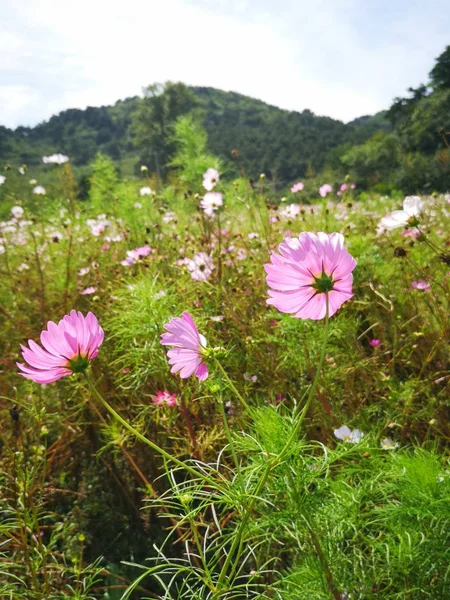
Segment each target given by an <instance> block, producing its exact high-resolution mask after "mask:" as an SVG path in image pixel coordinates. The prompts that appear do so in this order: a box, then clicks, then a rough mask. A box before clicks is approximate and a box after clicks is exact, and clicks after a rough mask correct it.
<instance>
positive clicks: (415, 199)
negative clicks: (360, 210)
mask: <svg viewBox="0 0 450 600" xmlns="http://www.w3.org/2000/svg"><path fill="white" fill-rule="evenodd" d="M421 208H422V201H421V199H420V197H419V196H407V197H406V198H405V200H404V202H403V210H394V211H392V212H390V213H389V214H388V215H386V216H385V217H383V218H382V219H381V221H380V223H379V226H378V227H379V229H381V230H383V229H387V230H389V231H390V230H392V229H396V228H397V227H405V226H407V225H409V226H410V227H416V226H417V225H418V216H419V214H420V211H421Z"/></svg>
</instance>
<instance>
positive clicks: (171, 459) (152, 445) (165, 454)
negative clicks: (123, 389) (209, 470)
mask: <svg viewBox="0 0 450 600" xmlns="http://www.w3.org/2000/svg"><path fill="white" fill-rule="evenodd" d="M83 375H84V377H85V379H86V381H87V383H88V386H89V389H90V390H91V392H92V393H93V395H94V396H95V397H96V398H97V400H99V401H100V402H101V403H102V404H103V406H104V407H105V408H106V410H107V411H108V412H109V413H110V414H111V415H112V416H113V417H114V418H115V419H117V421H119V423H121V424H122V425H123V426H124V427H125V429H128V431H129V432H130V433H132V434H133V435H134V436H136V437H137V438H138V440H140V441H141V442H143V443H144V444H147V446H150V448H152V450H154V451H155V452H157V453H158V454H161V456H163V457H164V458H165V459H166V460H167V461H169V462H172V463H175V464H176V465H177V466H178V467H181V468H183V469H185V470H186V471H188V472H189V473H190V474H191V475H194V476H195V477H198V478H200V479H203V480H204V481H206V482H208V483H210V484H212V485H215V486H217V482H215V481H214V480H213V479H211V477H208V476H207V475H205V474H204V473H201V472H200V471H197V470H196V469H194V468H193V467H191V466H190V465H188V464H186V463H184V462H183V461H181V460H179V459H178V458H176V457H175V456H172V455H171V454H169V453H168V452H166V450H164V449H163V448H160V447H159V446H158V445H157V444H155V443H154V442H152V441H151V440H149V439H148V438H146V437H145V435H142V433H140V432H139V431H138V430H137V429H135V428H134V427H133V426H132V425H130V424H129V423H128V422H127V421H126V420H125V419H124V418H123V417H121V416H120V415H119V413H118V412H116V411H115V410H114V409H113V407H112V406H110V405H109V404H108V402H107V401H106V400H105V399H104V398H103V396H102V395H101V394H100V392H99V391H98V390H97V388H96V387H95V385H94V384H93V383H92V381H91V379H90V377H89V375H88V374H87V373H86V371H83Z"/></svg>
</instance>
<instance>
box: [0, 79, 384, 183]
mask: <svg viewBox="0 0 450 600" xmlns="http://www.w3.org/2000/svg"><path fill="white" fill-rule="evenodd" d="M170 85H172V86H173V89H175V90H176V91H177V93H178V92H179V90H178V89H177V86H182V84H170ZM182 87H183V88H185V89H186V90H189V93H190V94H192V96H195V102H194V105H195V106H194V108H195V110H196V111H197V112H198V114H199V118H201V120H202V122H203V125H204V127H205V129H206V131H207V133H208V140H209V149H210V151H211V152H212V153H213V154H216V155H217V156H220V157H222V158H224V159H226V160H229V159H230V157H231V152H232V150H237V151H238V152H239V156H240V161H241V164H242V166H244V167H245V169H246V171H247V172H248V173H249V174H251V175H257V174H259V173H260V172H261V171H264V172H266V173H267V174H270V175H271V176H272V177H275V178H278V179H279V180H290V179H293V178H296V177H300V176H303V175H305V174H306V172H307V171H308V169H309V170H310V171H311V170H314V171H317V170H319V169H321V168H322V167H323V166H324V164H325V162H326V159H327V156H328V154H329V152H330V150H332V149H333V148H336V147H337V146H342V145H343V144H348V145H354V144H359V143H363V142H364V141H366V140H367V139H369V138H370V137H371V136H372V135H373V134H374V133H375V132H377V131H379V130H387V129H389V127H390V126H389V123H388V121H387V120H385V119H384V116H383V114H384V113H379V114H378V115H375V116H374V117H370V116H367V117H361V118H359V119H356V120H355V121H353V122H351V123H348V124H344V123H342V122H341V121H338V120H335V119H331V118H329V117H318V116H316V115H314V113H312V112H311V111H309V110H305V111H303V112H301V113H299V112H294V111H287V110H281V109H279V108H277V107H275V106H270V105H268V104H266V103H265V102H262V101H260V100H256V99H254V98H249V97H247V96H243V95H241V94H237V93H234V92H224V91H221V90H218V89H214V88H206V87H192V88H187V86H182ZM161 89H163V92H162V94H163V95H164V94H165V93H166V91H164V90H166V89H167V88H158V90H159V91H158V94H159V95H160V92H161ZM154 98H155V96H153V100H154ZM146 101H149V99H148V98H145V99H141V98H138V97H133V98H127V99H126V100H120V101H118V102H116V104H114V105H113V106H102V107H88V108H86V109H85V110H79V109H70V110H66V111H63V112H61V113H60V114H58V115H55V116H53V117H51V119H50V120H49V121H47V122H44V123H41V124H39V125H37V126H36V127H18V128H17V129H16V130H14V131H13V130H10V129H7V128H5V127H1V126H0V163H8V162H11V163H15V164H17V163H26V164H28V165H33V164H39V163H40V162H41V157H42V156H43V155H48V154H52V153H54V152H62V153H64V154H67V155H68V156H69V157H70V159H71V162H72V164H75V165H79V166H81V165H85V164H87V163H88V162H89V161H91V160H92V159H93V157H94V156H95V154H96V153H97V152H102V153H104V154H107V155H109V156H111V157H112V158H113V159H114V160H116V161H124V160H127V159H131V158H133V161H134V162H133V164H136V165H137V164H139V162H140V161H141V159H142V160H145V158H147V159H149V160H151V158H152V156H153V154H154V152H153V150H152V151H151V152H150V158H149V157H148V156H147V157H145V152H144V153H143V152H142V145H143V144H142V142H141V144H140V146H139V144H137V143H136V139H137V138H136V130H137V126H136V122H135V121H136V119H135V117H133V115H136V112H137V111H139V109H140V108H141V110H142V108H143V107H144V108H145V106H144V103H145V102H146ZM185 108H186V110H184V108H183V99H181V101H180V100H179V101H178V104H177V111H176V112H178V113H180V114H182V113H183V112H186V111H187V110H188V109H190V108H192V107H191V106H190V104H189V103H188V102H186V106H185ZM144 137H145V136H144ZM147 150H148V149H147ZM164 162H165V160H164V157H162V158H161V159H160V163H162V164H163V165H164Z"/></svg>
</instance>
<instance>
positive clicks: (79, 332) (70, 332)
mask: <svg viewBox="0 0 450 600" xmlns="http://www.w3.org/2000/svg"><path fill="white" fill-rule="evenodd" d="M103 338H104V332H103V329H102V328H101V327H100V325H99V323H98V321H97V317H95V315H93V314H92V313H91V312H89V313H88V314H87V315H86V316H84V315H83V314H82V313H80V312H78V311H76V310H72V311H71V312H70V314H69V315H65V316H64V317H63V318H62V319H61V321H59V323H58V324H56V323H54V322H53V321H49V322H48V323H47V329H45V330H44V331H42V333H41V344H42V346H43V347H41V346H39V344H36V342H34V341H33V340H28V346H29V348H27V347H26V346H21V348H22V356H23V358H24V360H25V361H26V362H27V363H28V364H27V365H24V364H21V363H17V366H18V367H19V369H20V370H21V373H20V374H21V375H22V377H25V378H26V379H31V380H32V381H35V382H36V383H53V382H54V381H56V380H57V379H61V377H66V376H67V375H71V374H72V373H80V372H82V371H84V370H85V369H86V368H87V367H88V366H89V363H90V362H91V360H93V359H94V358H95V357H96V356H97V354H98V349H99V347H100V346H101V345H102V342H103Z"/></svg>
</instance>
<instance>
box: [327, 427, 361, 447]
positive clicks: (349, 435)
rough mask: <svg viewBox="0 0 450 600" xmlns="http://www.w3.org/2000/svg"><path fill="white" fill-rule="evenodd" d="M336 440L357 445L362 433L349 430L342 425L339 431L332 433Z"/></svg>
mask: <svg viewBox="0 0 450 600" xmlns="http://www.w3.org/2000/svg"><path fill="white" fill-rule="evenodd" d="M333 433H334V435H335V436H336V437H337V439H338V440H342V441H344V442H348V443H351V444H358V443H359V442H360V441H361V440H362V439H363V437H364V433H363V432H362V431H360V430H359V429H350V427H347V425H342V426H341V427H339V429H335V430H334V431H333Z"/></svg>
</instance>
